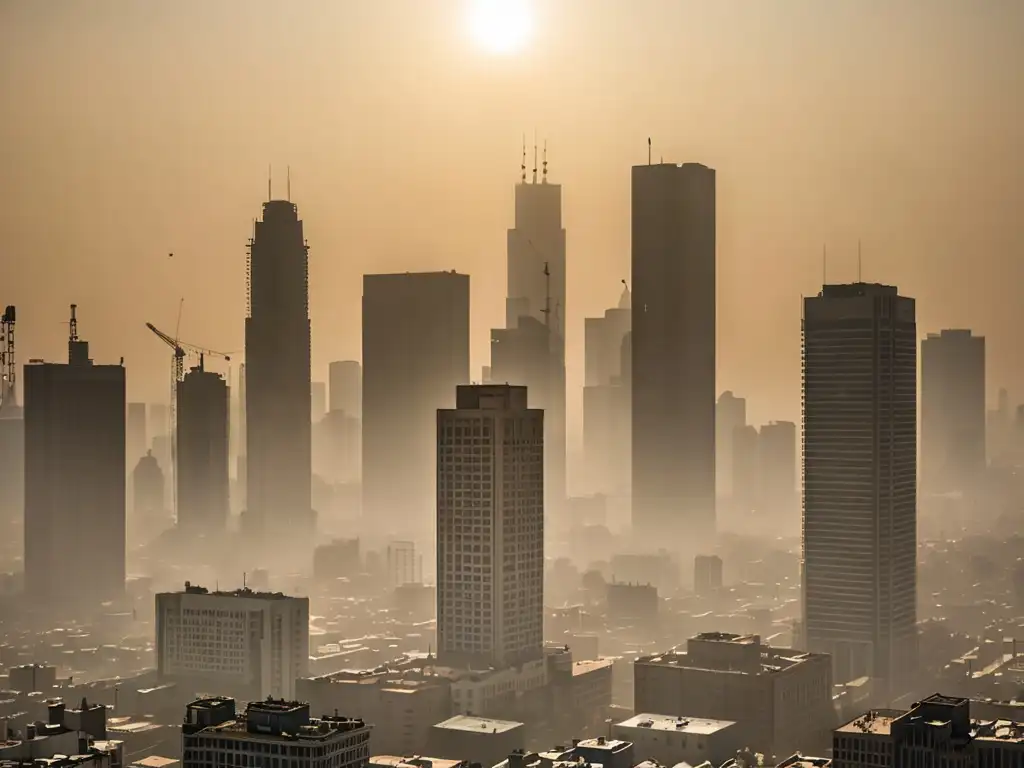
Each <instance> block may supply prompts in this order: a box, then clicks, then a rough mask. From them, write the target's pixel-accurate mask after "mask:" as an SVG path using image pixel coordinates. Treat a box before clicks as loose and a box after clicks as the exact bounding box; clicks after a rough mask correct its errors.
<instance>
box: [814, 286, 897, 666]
mask: <svg viewBox="0 0 1024 768" xmlns="http://www.w3.org/2000/svg"><path fill="white" fill-rule="evenodd" d="M803 360H804V362H803V401H804V433H803V438H804V458H803V462H804V467H803V469H804V508H803V542H804V544H803V593H804V594H803V601H804V627H805V632H806V638H807V645H808V647H809V648H810V650H812V651H821V652H826V653H829V654H831V655H832V660H833V664H834V670H835V678H836V680H837V681H839V682H845V681H848V680H853V679H855V678H858V677H861V676H864V675H868V676H871V677H875V678H881V679H883V680H892V679H896V678H899V677H900V676H901V675H903V674H911V673H912V671H913V668H914V665H915V659H916V638H917V634H916V632H917V630H916V621H917V610H916V603H917V325H916V320H915V305H914V300H913V299H911V298H907V297H905V296H900V295H899V292H898V290H897V289H896V288H895V287H894V286H888V285H876V284H866V283H855V284H852V285H825V286H823V287H822V289H821V292H820V293H819V294H818V295H817V296H813V297H809V298H805V299H804V306H803Z"/></svg>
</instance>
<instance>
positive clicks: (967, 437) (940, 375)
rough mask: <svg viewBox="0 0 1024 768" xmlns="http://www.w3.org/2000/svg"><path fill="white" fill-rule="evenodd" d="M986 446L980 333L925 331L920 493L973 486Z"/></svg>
mask: <svg viewBox="0 0 1024 768" xmlns="http://www.w3.org/2000/svg"><path fill="white" fill-rule="evenodd" d="M985 450H986V448H985V337H984V336H974V335H973V334H972V333H971V332H970V331H969V330H944V331H941V332H940V333H929V334H928V336H927V338H925V339H923V340H922V341H921V490H922V492H923V493H926V494H929V493H949V492H955V491H958V492H963V491H968V490H971V489H973V488H974V487H975V486H976V483H977V482H978V480H979V479H980V476H981V473H982V472H984V470H985Z"/></svg>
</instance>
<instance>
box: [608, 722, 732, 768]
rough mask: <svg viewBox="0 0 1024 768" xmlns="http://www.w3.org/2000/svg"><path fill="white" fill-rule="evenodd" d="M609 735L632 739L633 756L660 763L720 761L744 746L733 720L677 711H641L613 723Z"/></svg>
mask: <svg viewBox="0 0 1024 768" xmlns="http://www.w3.org/2000/svg"><path fill="white" fill-rule="evenodd" d="M612 736H614V737H615V738H616V739H621V740H623V741H628V742H632V744H633V750H634V759H635V760H656V761H658V763H660V764H661V765H677V764H678V763H683V762H685V763H689V764H690V765H700V764H701V763H703V762H705V761H710V762H711V764H712V765H723V764H724V763H725V762H726V761H727V760H730V759H732V758H733V757H735V755H736V751H737V750H739V749H742V748H743V747H745V746H746V745H745V744H744V743H743V738H742V735H741V734H740V729H739V728H738V727H737V726H736V723H734V722H732V721H729V720H707V719H704V718H699V717H679V716H678V715H653V714H648V713H641V714H638V715H635V716H634V717H631V718H629V719H628V720H623V721H622V722H621V723H616V724H615V725H613V726H612Z"/></svg>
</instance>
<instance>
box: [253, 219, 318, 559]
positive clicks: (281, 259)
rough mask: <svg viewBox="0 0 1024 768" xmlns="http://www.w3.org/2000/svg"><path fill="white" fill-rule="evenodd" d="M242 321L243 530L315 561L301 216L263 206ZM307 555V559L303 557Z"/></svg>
mask: <svg viewBox="0 0 1024 768" xmlns="http://www.w3.org/2000/svg"><path fill="white" fill-rule="evenodd" d="M246 279H247V288H248V317H246V320H245V425H246V451H245V453H246V481H247V482H246V485H247V489H246V499H247V506H246V509H245V511H244V513H243V519H242V526H243V530H244V532H245V533H246V535H247V536H248V538H249V540H250V541H251V542H253V544H254V545H255V546H256V547H257V551H258V550H259V549H260V548H261V547H262V545H270V544H271V543H273V546H274V547H275V551H276V552H278V553H279V554H280V553H282V548H285V549H291V550H292V551H293V552H294V553H295V554H296V555H300V556H301V557H302V558H303V560H305V558H306V557H308V558H309V559H310V561H311V558H312V536H311V534H312V532H313V529H314V527H315V514H314V512H313V510H312V500H311V487H310V484H311V477H312V447H311V424H310V409H311V404H310V375H309V365H310V328H309V286H308V254H307V246H306V242H305V240H304V238H303V232H302V221H301V220H300V219H299V213H298V208H297V207H296V206H295V205H294V204H293V203H291V202H290V201H288V200H270V201H269V202H267V203H264V204H263V220H262V221H257V222H256V223H255V231H254V233H253V238H252V240H251V241H250V242H249V259H248V263H247V274H246ZM306 550H308V552H306Z"/></svg>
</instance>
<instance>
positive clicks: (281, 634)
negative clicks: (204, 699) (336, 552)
mask: <svg viewBox="0 0 1024 768" xmlns="http://www.w3.org/2000/svg"><path fill="white" fill-rule="evenodd" d="M156 658H157V674H158V675H159V677H160V679H161V680H166V681H178V682H181V683H184V684H186V685H187V684H193V685H201V686H202V688H203V689H216V690H220V691H225V692H230V693H232V694H234V695H237V696H240V697H243V698H246V699H247V700H255V699H262V698H266V697H267V696H274V697H283V698H294V696H295V681H296V679H298V678H300V677H306V676H307V675H308V674H309V599H308V598H305V597H288V596H286V595H283V594H281V593H280V592H255V591H253V590H251V589H247V588H243V589H237V590H234V591H231V592H220V591H216V592H210V591H209V590H207V589H205V588H203V587H199V586H195V585H193V584H189V583H188V582H186V583H185V589H184V590H183V591H181V592H164V593H161V594H158V595H157V596H156Z"/></svg>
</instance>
